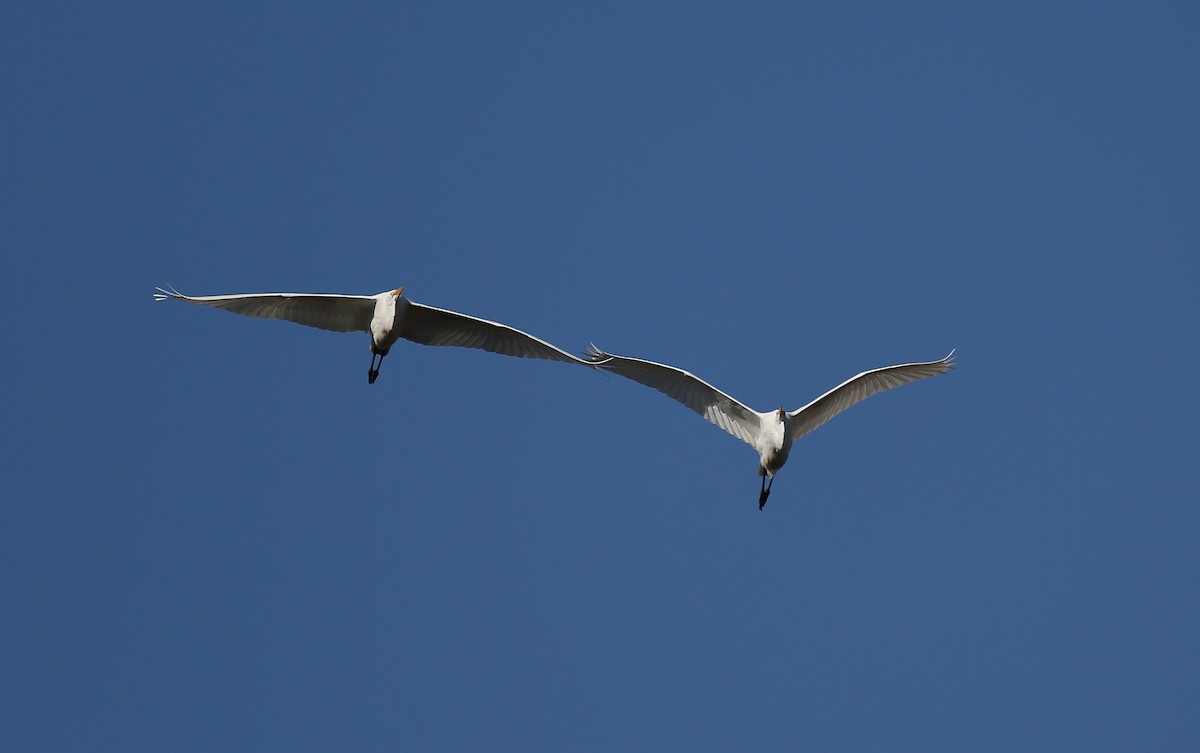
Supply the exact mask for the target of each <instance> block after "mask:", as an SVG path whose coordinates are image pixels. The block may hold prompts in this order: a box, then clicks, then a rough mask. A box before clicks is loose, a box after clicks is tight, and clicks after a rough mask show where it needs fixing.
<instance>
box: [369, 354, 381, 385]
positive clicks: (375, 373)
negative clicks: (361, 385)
mask: <svg viewBox="0 0 1200 753" xmlns="http://www.w3.org/2000/svg"><path fill="white" fill-rule="evenodd" d="M376 358H378V359H379V366H382V365H383V354H382V353H372V354H371V367H370V368H369V369H368V370H367V384H375V380H376V379H378V378H379V366H376V365H375V359H376Z"/></svg>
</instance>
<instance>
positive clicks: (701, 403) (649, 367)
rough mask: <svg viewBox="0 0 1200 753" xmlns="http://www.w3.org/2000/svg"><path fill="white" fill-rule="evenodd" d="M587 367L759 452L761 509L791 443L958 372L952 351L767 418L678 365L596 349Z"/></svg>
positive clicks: (871, 375) (859, 379)
mask: <svg viewBox="0 0 1200 753" xmlns="http://www.w3.org/2000/svg"><path fill="white" fill-rule="evenodd" d="M588 362H589V363H591V364H592V365H594V366H598V367H599V368H601V369H604V370H605V371H611V372H614V373H616V374H620V375H621V376H623V377H625V378H627V379H632V380H633V381H635V382H639V383H641V384H644V385H646V386H647V387H653V388H654V389H656V390H658V391H659V392H661V393H663V394H664V395H667V396H668V397H672V398H674V399H676V400H678V401H679V402H681V403H683V404H684V405H686V406H687V407H689V408H691V409H692V410H694V411H695V412H696V413H699V414H700V415H701V416H703V417H704V418H706V419H708V420H709V421H711V422H712V423H714V424H716V425H717V426H719V427H721V428H722V429H724V430H725V431H727V432H729V433H730V434H732V435H733V436H735V437H737V438H738V439H740V440H742V441H743V442H746V443H747V444H749V445H750V446H751V447H753V448H754V449H755V451H756V452H758V458H759V465H758V473H759V475H760V476H762V477H763V478H762V487H761V490H760V492H759V498H758V507H759V509H760V510H761V509H762V508H763V505H765V504H766V503H767V495H769V494H770V493H771V484H773V483H774V479H775V474H776V473H777V472H778V471H779V469H780V468H782V467H783V464H784V463H786V462H787V458H788V452H789V451H791V448H792V442H794V441H796V440H797V439H799V438H800V437H802V436H804V435H805V434H807V433H809V432H810V431H812V430H813V429H815V428H817V427H818V426H820V425H821V424H823V423H825V422H826V421H828V420H829V419H831V418H833V417H834V416H836V415H837V414H839V413H841V412H842V411H844V410H846V409H847V408H849V407H850V406H852V405H855V404H857V403H860V402H862V401H863V400H866V399H867V398H868V397H870V396H871V395H875V394H878V393H880V392H884V391H885V390H890V389H892V388H893V387H899V386H900V385H902V384H908V383H909V382H915V381H918V380H920V379H927V378H929V377H932V376H938V375H939V374H945V373H946V372H947V371H949V370H950V369H952V368H954V351H950V354H949V355H947V356H946V357H945V358H943V359H941V360H938V361H928V362H924V363H903V364H899V365H896V366H885V367H883V368H881V369H873V370H871V371H864V372H862V373H861V374H858V375H857V376H854V377H851V378H850V379H847V380H846V381H844V382H842V383H841V384H839V385H838V386H837V387H834V388H833V389H832V390H830V391H828V392H826V393H825V394H824V395H821V396H820V397H818V398H817V399H816V400H813V401H812V402H811V403H809V404H808V405H805V406H804V407H802V408H797V409H796V410H794V411H791V412H787V411H784V409H783V408H782V407H780V408H778V409H776V410H773V411H767V412H765V413H764V412H761V411H756V410H754V409H753V408H750V407H748V406H747V405H745V404H744V403H742V402H741V401H739V400H737V399H735V398H733V397H730V396H729V395H727V394H725V393H724V392H722V391H721V390H719V389H717V388H716V387H713V386H712V385H711V384H709V383H708V382H706V381H704V380H703V379H701V378H699V377H697V376H696V375H695V374H692V373H690V372H687V371H684V370H683V369H680V368H677V367H675V366H668V365H667V364H662V363H655V362H654V361H646V360H643V359H641V358H629V357H628V356H617V355H613V354H611V353H605V352H604V351H602V350H600V349H599V348H597V347H596V346H594V345H593V346H591V347H590V348H589V349H588ZM768 478H769V479H770V482H769V483H768V480H767V479H768Z"/></svg>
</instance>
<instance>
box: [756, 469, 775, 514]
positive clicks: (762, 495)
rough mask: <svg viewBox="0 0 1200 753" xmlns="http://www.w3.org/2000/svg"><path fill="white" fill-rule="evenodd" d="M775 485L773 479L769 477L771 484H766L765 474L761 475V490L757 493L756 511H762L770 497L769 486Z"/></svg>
mask: <svg viewBox="0 0 1200 753" xmlns="http://www.w3.org/2000/svg"><path fill="white" fill-rule="evenodd" d="M774 483H775V477H774V476H772V477H771V483H770V484H768V483H767V474H765V473H764V474H763V477H762V488H761V489H760V491H759V492H758V509H760V510H761V509H763V507H765V506H766V504H767V497H769V496H771V486H772V485H774Z"/></svg>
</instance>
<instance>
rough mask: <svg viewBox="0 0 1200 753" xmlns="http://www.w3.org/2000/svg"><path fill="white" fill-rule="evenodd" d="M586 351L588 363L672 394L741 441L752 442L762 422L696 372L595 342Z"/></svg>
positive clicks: (751, 411) (750, 410)
mask: <svg viewBox="0 0 1200 753" xmlns="http://www.w3.org/2000/svg"><path fill="white" fill-rule="evenodd" d="M587 354H588V362H589V363H592V364H594V365H596V366H599V367H600V368H602V369H604V370H605V371H612V372H614V373H617V374H620V375H621V376H623V377H625V378H626V379H632V380H633V381H635V382H638V383H640V384H644V385H646V386H647V387H653V388H654V389H656V390H658V391H659V392H661V393H663V394H664V395H666V396H667V397H673V398H675V399H676V400H678V401H679V402H681V403H683V404H684V405H686V406H687V407H689V408H691V409H692V410H694V411H696V412H697V413H699V414H700V415H701V416H703V417H704V418H706V419H708V420H709V421H711V422H712V423H714V424H716V425H717V426H719V427H721V428H722V429H724V430H725V431H727V432H729V433H730V434H732V435H733V436H735V437H737V438H738V439H740V440H742V441H743V442H747V443H749V444H750V445H751V446H753V445H754V443H755V442H756V441H757V440H758V433H759V429H760V427H761V426H762V419H761V418H760V417H759V414H758V412H756V411H754V410H753V409H751V408H749V407H747V406H745V405H743V404H742V403H740V402H738V401H737V400H735V399H734V398H732V397H730V396H729V395H726V394H725V393H724V392H721V391H720V390H719V389H717V388H716V387H713V386H712V385H711V384H709V383H708V382H706V381H704V380H703V379H701V378H699V377H697V376H696V375H694V374H692V373H690V372H687V371H684V370H683V369H679V368H676V367H674V366H667V365H666V364H662V363H655V362H653V361H644V360H642V359H640V358H628V357H626V356H614V355H612V354H611V353H605V352H604V351H602V350H600V349H599V348H597V347H596V346H595V345H591V346H589V347H588V351H587Z"/></svg>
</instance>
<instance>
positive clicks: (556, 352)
mask: <svg viewBox="0 0 1200 753" xmlns="http://www.w3.org/2000/svg"><path fill="white" fill-rule="evenodd" d="M401 326H402V329H401V332H400V336H401V337H403V338H405V339H407V340H412V341H413V342H415V343H421V344H422V345H448V346H454V347H459V348H478V349H480V350H486V351H489V352H491V353H499V354H501V355H505V356H515V357H517V358H541V359H545V360H547V361H564V362H566V363H578V364H582V365H585V366H587V365H589V364H588V363H587V361H584V360H583V359H582V358H579V357H578V356H574V355H571V354H570V353H568V352H567V351H565V350H563V349H562V348H558V347H555V346H554V345H551V344H550V343H548V342H546V341H545V340H541V339H539V338H536V337H534V336H533V335H531V334H528V333H526V332H522V331H521V330H519V329H516V328H514V327H510V326H508V325H507V324H500V323H499V322H492V321H488V320H487V319H480V318H478V317H475V316H468V315H466V314H460V313H458V312H457V311H448V310H446V309H439V308H434V307H433V306H426V305H424V304H421V303H414V302H412V301H409V303H408V309H407V311H405V313H404V322H403V324H402V325H401Z"/></svg>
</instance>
